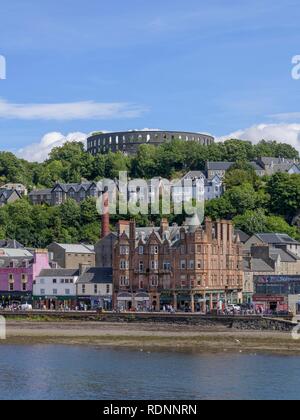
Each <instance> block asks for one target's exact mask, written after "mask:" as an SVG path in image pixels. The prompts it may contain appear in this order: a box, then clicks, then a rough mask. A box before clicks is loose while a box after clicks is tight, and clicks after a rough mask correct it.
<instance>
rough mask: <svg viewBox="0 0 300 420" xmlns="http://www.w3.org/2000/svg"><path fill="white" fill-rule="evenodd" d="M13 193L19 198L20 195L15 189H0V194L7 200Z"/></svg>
mask: <svg viewBox="0 0 300 420" xmlns="http://www.w3.org/2000/svg"><path fill="white" fill-rule="evenodd" d="M13 194H17V196H19V197H20V198H21V195H20V193H19V192H18V191H17V190H5V189H0V196H3V197H4V198H5V199H6V200H8V199H9V198H10V197H11V196H12V195H13Z"/></svg>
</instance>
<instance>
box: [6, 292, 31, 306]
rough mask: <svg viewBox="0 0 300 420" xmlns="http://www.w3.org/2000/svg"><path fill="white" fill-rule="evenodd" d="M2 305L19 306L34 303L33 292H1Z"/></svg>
mask: <svg viewBox="0 0 300 420" xmlns="http://www.w3.org/2000/svg"><path fill="white" fill-rule="evenodd" d="M0 296H1V300H0V305H1V306H2V307H3V308H7V307H10V306H13V307H18V306H19V305H24V304H26V303H28V304H29V305H31V304H32V293H31V292H1V293H0Z"/></svg>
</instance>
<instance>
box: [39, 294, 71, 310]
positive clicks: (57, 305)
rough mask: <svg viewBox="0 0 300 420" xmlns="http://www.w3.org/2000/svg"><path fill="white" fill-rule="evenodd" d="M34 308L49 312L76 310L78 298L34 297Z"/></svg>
mask: <svg viewBox="0 0 300 420" xmlns="http://www.w3.org/2000/svg"><path fill="white" fill-rule="evenodd" d="M33 307H34V309H41V310H43V309H44V310H48V311H59V310H64V311H67V310H69V311H70V310H75V309H76V296H68V297H66V296H34V297H33Z"/></svg>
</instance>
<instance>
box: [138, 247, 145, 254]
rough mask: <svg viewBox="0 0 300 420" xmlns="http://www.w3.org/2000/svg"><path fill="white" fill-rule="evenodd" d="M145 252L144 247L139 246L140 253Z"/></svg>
mask: <svg viewBox="0 0 300 420" xmlns="http://www.w3.org/2000/svg"><path fill="white" fill-rule="evenodd" d="M143 254H144V247H143V246H139V255H143Z"/></svg>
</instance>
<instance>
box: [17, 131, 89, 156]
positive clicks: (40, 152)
mask: <svg viewBox="0 0 300 420" xmlns="http://www.w3.org/2000/svg"><path fill="white" fill-rule="evenodd" d="M87 137H88V135H87V134H84V133H70V134H68V135H67V136H64V135H63V134H61V133H56V132H53V133H48V134H46V135H45V136H44V137H43V138H42V139H41V141H40V142H39V143H34V144H31V145H29V146H26V147H24V148H22V149H20V150H18V151H17V153H16V155H17V156H18V157H20V158H22V159H26V160H28V161H30V162H43V161H44V160H46V159H47V158H48V156H49V153H50V152H51V150H52V149H53V148H54V147H59V146H62V145H63V144H64V143H66V142H68V141H81V142H83V143H84V144H85V145H86V139H87Z"/></svg>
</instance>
